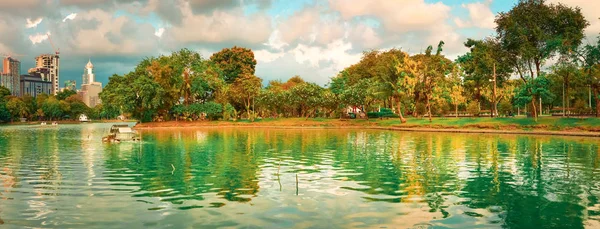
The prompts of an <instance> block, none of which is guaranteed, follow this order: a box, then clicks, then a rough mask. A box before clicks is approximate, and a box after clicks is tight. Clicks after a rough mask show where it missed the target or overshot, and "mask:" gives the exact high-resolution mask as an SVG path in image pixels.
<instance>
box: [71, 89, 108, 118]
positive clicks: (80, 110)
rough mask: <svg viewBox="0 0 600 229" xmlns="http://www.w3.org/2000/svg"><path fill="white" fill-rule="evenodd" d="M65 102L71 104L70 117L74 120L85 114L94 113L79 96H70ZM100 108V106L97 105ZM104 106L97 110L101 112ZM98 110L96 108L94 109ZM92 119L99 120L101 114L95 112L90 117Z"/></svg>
mask: <svg viewBox="0 0 600 229" xmlns="http://www.w3.org/2000/svg"><path fill="white" fill-rule="evenodd" d="M65 102H67V103H68V104H69V108H70V109H69V116H71V118H72V119H77V118H78V117H79V116H80V115H81V114H85V113H88V114H89V113H91V112H92V111H91V110H90V108H89V107H88V106H87V105H85V103H83V101H81V98H80V97H79V96H78V95H71V96H69V97H68V98H67V99H65ZM99 105H100V104H99ZM96 106H98V105H96ZM102 107H103V106H100V107H98V108H97V109H96V111H101V110H102ZM94 108H96V107H94ZM89 116H90V117H93V118H99V117H98V116H101V115H100V112H95V114H94V115H89Z"/></svg>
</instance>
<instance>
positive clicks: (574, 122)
mask: <svg viewBox="0 0 600 229" xmlns="http://www.w3.org/2000/svg"><path fill="white" fill-rule="evenodd" d="M176 126H177V127H194V126H290V127H293V126H302V127H361V126H379V127H403V128H440V129H448V128H453V129H497V130H553V131H595V132H600V119H599V118H594V117H590V118H562V117H550V116H545V117H540V118H538V121H537V122H535V121H534V119H532V118H526V117H513V118H490V117H477V118H471V117H462V118H453V117H447V118H433V120H432V122H429V119H428V118H412V117H409V118H407V122H406V123H401V122H400V120H399V119H397V118H393V119H369V120H366V119H345V120H340V119H337V118H331V119H328V118H309V119H306V118H277V119H274V118H265V119H256V120H255V121H254V122H250V121H249V120H237V121H235V122H233V121H197V122H185V121H179V122H175V121H169V122H158V123H157V122H154V123H143V124H140V127H176Z"/></svg>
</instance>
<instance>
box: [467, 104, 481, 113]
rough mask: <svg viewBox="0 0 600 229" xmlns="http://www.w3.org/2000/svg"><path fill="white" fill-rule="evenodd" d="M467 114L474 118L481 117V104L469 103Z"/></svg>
mask: <svg viewBox="0 0 600 229" xmlns="http://www.w3.org/2000/svg"><path fill="white" fill-rule="evenodd" d="M467 112H468V113H469V114H472V115H473V116H479V104H478V103H477V102H476V101H472V102H469V104H468V105H467Z"/></svg>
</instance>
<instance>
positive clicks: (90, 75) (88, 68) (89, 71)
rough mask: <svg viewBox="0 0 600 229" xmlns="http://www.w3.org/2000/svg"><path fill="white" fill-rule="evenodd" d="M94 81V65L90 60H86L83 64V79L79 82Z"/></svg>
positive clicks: (89, 82)
mask: <svg viewBox="0 0 600 229" xmlns="http://www.w3.org/2000/svg"><path fill="white" fill-rule="evenodd" d="M93 82H94V65H93V64H92V61H91V60H88V63H87V64H86V65H85V69H84V70H83V79H82V81H81V84H91V83H93Z"/></svg>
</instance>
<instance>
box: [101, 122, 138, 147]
mask: <svg viewBox="0 0 600 229" xmlns="http://www.w3.org/2000/svg"><path fill="white" fill-rule="evenodd" d="M139 140H140V136H139V134H138V133H137V132H136V131H135V130H133V129H131V127H129V125H112V126H111V127H110V132H109V134H108V135H107V136H106V137H103V138H102V141H103V142H115V143H118V142H121V141H139Z"/></svg>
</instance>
